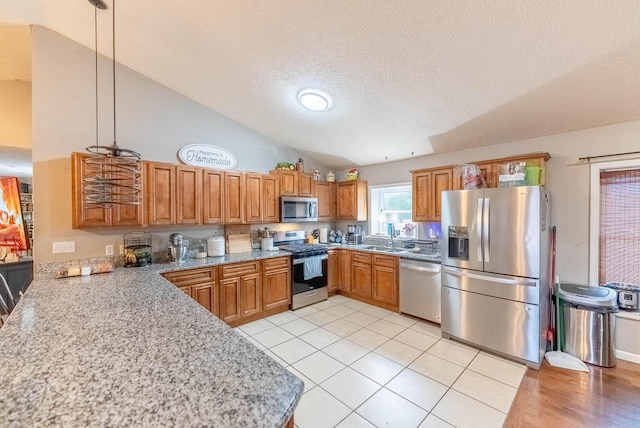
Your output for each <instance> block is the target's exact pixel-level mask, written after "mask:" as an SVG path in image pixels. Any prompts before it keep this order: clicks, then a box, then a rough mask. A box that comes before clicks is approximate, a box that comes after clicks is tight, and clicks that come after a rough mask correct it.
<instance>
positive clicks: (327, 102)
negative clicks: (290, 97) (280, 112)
mask: <svg viewBox="0 0 640 428" xmlns="http://www.w3.org/2000/svg"><path fill="white" fill-rule="evenodd" d="M298 101H299V102H300V104H302V105H303V106H304V107H306V108H308V109H309V110H311V111H324V110H327V109H328V108H329V107H331V97H330V96H329V95H327V94H325V93H324V92H322V91H318V90H316V89H303V90H301V91H300V92H298Z"/></svg>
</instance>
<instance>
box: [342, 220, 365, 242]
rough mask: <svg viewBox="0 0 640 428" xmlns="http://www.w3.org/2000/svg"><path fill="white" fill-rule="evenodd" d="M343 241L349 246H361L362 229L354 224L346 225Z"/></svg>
mask: <svg viewBox="0 0 640 428" xmlns="http://www.w3.org/2000/svg"><path fill="white" fill-rule="evenodd" d="M345 239H346V241H347V244H349V245H360V244H362V227H360V226H358V225H355V224H350V225H348V226H347V235H346V238H345Z"/></svg>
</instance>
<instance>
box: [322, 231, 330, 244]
mask: <svg viewBox="0 0 640 428" xmlns="http://www.w3.org/2000/svg"><path fill="white" fill-rule="evenodd" d="M328 239H329V228H328V227H323V228H322V229H320V243H321V244H326V243H327V241H328Z"/></svg>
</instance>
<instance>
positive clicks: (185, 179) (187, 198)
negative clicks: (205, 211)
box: [175, 166, 202, 224]
mask: <svg viewBox="0 0 640 428" xmlns="http://www.w3.org/2000/svg"><path fill="white" fill-rule="evenodd" d="M175 168H176V187H175V189H176V196H175V201H176V207H175V210H176V224H202V202H201V201H202V168H197V167H190V166H177V167H175Z"/></svg>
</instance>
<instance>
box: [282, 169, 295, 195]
mask: <svg viewBox="0 0 640 428" xmlns="http://www.w3.org/2000/svg"><path fill="white" fill-rule="evenodd" d="M278 176H279V177H280V195H283V196H298V172H297V171H288V170H286V169H281V170H278Z"/></svg>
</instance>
